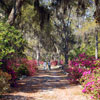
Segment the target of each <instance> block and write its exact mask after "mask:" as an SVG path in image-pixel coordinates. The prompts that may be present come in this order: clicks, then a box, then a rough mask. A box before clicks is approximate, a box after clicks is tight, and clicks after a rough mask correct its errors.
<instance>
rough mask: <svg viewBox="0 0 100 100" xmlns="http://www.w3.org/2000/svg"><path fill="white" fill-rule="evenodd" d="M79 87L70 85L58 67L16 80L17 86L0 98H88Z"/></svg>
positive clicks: (45, 99)
mask: <svg viewBox="0 0 100 100" xmlns="http://www.w3.org/2000/svg"><path fill="white" fill-rule="evenodd" d="M81 90H82V89H81V87H80V86H79V85H78V86H75V85H70V84H69V82H68V77H67V75H65V74H63V72H62V71H61V70H60V69H55V70H51V71H43V70H41V71H39V72H38V73H37V74H36V75H35V76H32V77H27V78H24V79H23V80H19V81H18V87H17V88H15V89H14V90H12V93H9V94H6V95H4V96H3V98H2V99H0V100H89V99H88V98H87V97H86V96H84V95H83V94H82V93H81Z"/></svg>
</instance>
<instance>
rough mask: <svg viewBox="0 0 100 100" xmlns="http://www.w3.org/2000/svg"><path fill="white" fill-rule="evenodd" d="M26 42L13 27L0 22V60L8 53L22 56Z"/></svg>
mask: <svg viewBox="0 0 100 100" xmlns="http://www.w3.org/2000/svg"><path fill="white" fill-rule="evenodd" d="M25 45H26V41H25V40H24V39H23V35H22V34H21V33H20V32H19V31H18V30H16V29H15V28H14V27H13V26H10V25H8V24H6V23H3V22H0V59H1V60H2V59H3V58H4V57H8V55H9V54H10V53H16V54H18V55H19V54H20V55H21V54H22V52H23V50H24V46H25Z"/></svg>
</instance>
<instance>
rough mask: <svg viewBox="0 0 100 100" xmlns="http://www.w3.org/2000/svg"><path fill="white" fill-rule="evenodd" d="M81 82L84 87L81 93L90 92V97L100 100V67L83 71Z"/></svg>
mask: <svg viewBox="0 0 100 100" xmlns="http://www.w3.org/2000/svg"><path fill="white" fill-rule="evenodd" d="M80 82H81V84H82V85H83V87H84V89H83V90H82V92H83V93H89V94H91V95H92V96H91V98H92V99H94V100H100V68H99V67H98V68H95V69H94V70H93V71H90V70H89V71H86V72H84V73H83V75H82V77H81V79H80Z"/></svg>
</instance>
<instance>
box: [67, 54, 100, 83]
mask: <svg viewBox="0 0 100 100" xmlns="http://www.w3.org/2000/svg"><path fill="white" fill-rule="evenodd" d="M68 65H69V67H68V69H67V70H66V71H67V72H68V73H69V77H70V82H71V83H79V79H80V78H81V76H82V75H85V74H88V73H90V72H91V71H93V70H94V69H95V68H96V67H98V66H100V60H95V58H94V57H90V56H88V55H86V54H85V53H82V54H79V55H78V57H77V58H74V59H73V60H71V61H69V64H68Z"/></svg>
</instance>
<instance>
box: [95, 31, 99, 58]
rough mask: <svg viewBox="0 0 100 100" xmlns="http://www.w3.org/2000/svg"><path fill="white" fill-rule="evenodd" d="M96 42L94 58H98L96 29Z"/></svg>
mask: <svg viewBox="0 0 100 100" xmlns="http://www.w3.org/2000/svg"><path fill="white" fill-rule="evenodd" d="M95 39H96V43H95V58H96V59H98V31H96V36H95Z"/></svg>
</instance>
